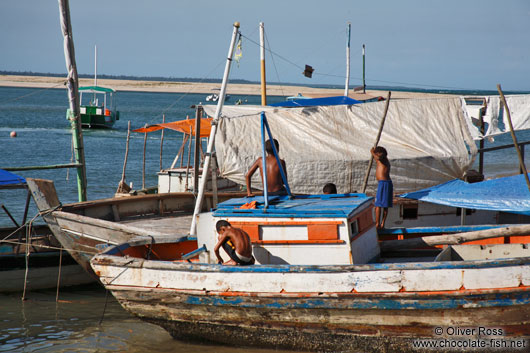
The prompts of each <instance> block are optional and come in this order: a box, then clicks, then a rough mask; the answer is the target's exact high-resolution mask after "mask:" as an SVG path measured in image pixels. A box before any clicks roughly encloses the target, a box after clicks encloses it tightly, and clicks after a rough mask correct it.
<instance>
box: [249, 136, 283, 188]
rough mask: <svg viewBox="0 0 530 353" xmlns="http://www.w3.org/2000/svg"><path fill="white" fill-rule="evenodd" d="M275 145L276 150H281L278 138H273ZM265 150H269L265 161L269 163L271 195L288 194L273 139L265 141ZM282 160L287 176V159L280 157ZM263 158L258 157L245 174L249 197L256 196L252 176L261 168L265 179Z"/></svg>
mask: <svg viewBox="0 0 530 353" xmlns="http://www.w3.org/2000/svg"><path fill="white" fill-rule="evenodd" d="M273 141H274V145H275V146H276V151H278V152H279V151H280V145H279V143H278V141H277V140H276V139H273ZM265 151H267V156H266V157H265V158H266V160H265V163H266V165H267V191H268V194H269V196H274V195H287V189H286V188H285V185H283V180H282V175H281V172H280V166H279V165H278V162H277V161H276V157H275V156H274V151H273V149H272V143H271V140H267V141H266V142H265ZM280 162H281V164H282V168H283V171H284V172H285V177H286V178H287V169H286V168H285V161H284V160H283V159H280ZM262 166H263V160H262V157H259V158H258V159H256V161H255V162H254V164H252V166H251V167H250V169H249V170H248V172H247V174H246V175H245V179H246V181H247V195H248V196H249V197H251V196H254V195H253V194H252V176H253V175H254V173H255V172H256V170H257V169H258V168H259V171H260V174H261V180H262V181H263V170H262V168H263V167H262Z"/></svg>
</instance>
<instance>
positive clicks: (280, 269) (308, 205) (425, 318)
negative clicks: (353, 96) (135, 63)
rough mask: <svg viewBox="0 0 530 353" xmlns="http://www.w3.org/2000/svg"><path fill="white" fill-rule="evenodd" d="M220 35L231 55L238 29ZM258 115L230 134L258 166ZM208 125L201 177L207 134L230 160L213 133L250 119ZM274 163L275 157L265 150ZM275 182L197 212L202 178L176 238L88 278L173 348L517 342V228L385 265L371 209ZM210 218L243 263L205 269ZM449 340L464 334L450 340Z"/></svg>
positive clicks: (521, 307)
mask: <svg viewBox="0 0 530 353" xmlns="http://www.w3.org/2000/svg"><path fill="white" fill-rule="evenodd" d="M234 27H235V28H234V36H233V39H232V43H235V35H236V34H237V29H238V27H239V25H238V24H237V25H234ZM232 45H233V44H232ZM230 57H231V54H230V55H229V58H230ZM229 60H230V59H229ZM227 67H229V65H228V64H227ZM225 77H226V74H225ZM222 91H224V90H222ZM261 109H262V110H261V113H259V115H258V116H260V117H261V129H260V128H259V126H260V124H259V123H258V122H257V121H254V122H253V123H252V122H248V123H247V125H246V126H245V128H246V130H237V129H236V131H246V132H249V131H260V130H261V139H259V138H256V140H257V141H259V140H261V141H262V146H261V149H262V153H263V154H264V150H263V149H264V141H265V138H266V136H265V135H266V134H268V138H270V139H272V138H273V136H272V134H271V127H272V124H271V126H269V123H268V121H267V118H266V114H268V113H269V112H271V111H270V110H267V111H266V112H264V110H266V109H264V108H263V107H262V108H261ZM310 109H320V108H314V107H311V108H310ZM348 109H350V108H348ZM278 111H279V110H274V111H273V113H275V114H278ZM219 113H220V110H219V109H217V110H216V112H215V116H214V123H213V124H212V131H211V134H210V141H209V145H208V150H207V153H206V156H207V157H206V159H205V162H204V165H205V167H204V168H205V169H206V170H207V169H208V165H209V162H210V156H211V153H212V150H213V145H214V144H216V140H215V137H216V131H217V129H220V131H221V132H222V133H221V134H220V136H219V137H220V140H221V139H222V143H220V144H219V145H217V144H216V150H217V152H218V153H220V154H223V157H226V158H227V160H230V159H231V158H232V159H233V158H237V156H235V155H234V154H232V155H230V151H229V152H228V153H227V154H226V156H225V155H224V153H226V150H227V149H228V150H229V149H230V147H231V146H235V145H236V144H237V143H239V142H241V140H238V138H237V136H236V135H237V134H231V133H230V130H231V128H233V127H234V126H233V125H232V126H230V128H227V125H231V123H241V121H242V120H245V119H247V118H246V117H248V116H252V115H253V114H252V110H251V109H248V110H247V111H246V113H248V114H246V115H245V114H243V111H242V110H240V111H238V113H239V115H232V116H231V117H232V118H233V119H228V123H227V121H226V120H224V119H219V118H220V114H219ZM309 113H311V112H309ZM309 113H308V114H306V117H304V118H306V120H307V117H308V116H310V115H311V114H309ZM229 115H230V114H229ZM223 116H225V111H223ZM243 117H245V118H243ZM243 123H245V122H243ZM254 129H255V130H254ZM280 130H281V131H282V132H287V131H289V133H290V134H291V135H292V131H293V130H292V129H287V128H285V126H284V127H283V129H278V128H276V129H274V130H273V131H280ZM300 131H304V130H303V129H302V130H300ZM256 135H257V136H259V132H258V133H256ZM247 138H248V134H247ZM232 139H233V140H232ZM287 140H288V141H289V142H291V140H289V139H287ZM292 140H295V139H292ZM297 142H298V140H297ZM223 144H224V145H223ZM219 146H224V147H227V148H224V149H223V148H221V149H219V148H218V147H219ZM299 148H301V146H299ZM302 150H303V151H304V153H305V152H306V151H305V149H303V148H302ZM274 154H275V156H276V158H277V159H278V158H279V156H278V153H277V151H276V150H275V149H274ZM306 157H307V156H306ZM264 163H265V162H264ZM225 166H226V164H225ZM263 168H264V169H266V165H264V166H263ZM280 169H282V168H281V167H280ZM336 170H337V169H332V171H336ZM281 174H282V178H283V183H284V185H285V187H286V190H287V193H288V195H287V196H271V197H269V195H268V192H267V188H266V187H263V190H264V195H263V196H259V197H244V198H237V199H230V200H227V201H225V202H222V203H220V204H218V206H217V207H216V208H215V209H214V210H213V211H211V212H202V213H201V211H200V209H201V201H202V195H203V188H204V186H205V184H206V178H205V177H204V176H203V178H202V179H201V188H200V189H199V194H198V196H197V204H196V206H195V209H194V215H193V218H192V226H191V227H190V231H189V232H186V233H182V236H181V237H178V239H176V237H174V236H173V237H170V238H166V239H163V238H158V239H154V238H151V239H146V238H145V237H143V238H135V239H131V240H130V241H129V242H127V243H122V244H119V245H115V246H113V247H110V248H108V249H107V250H105V252H103V253H101V254H98V255H96V256H94V257H93V258H92V259H91V266H92V268H93V270H94V273H95V274H96V275H97V276H98V277H99V279H100V281H101V283H102V284H103V285H104V286H105V288H106V289H107V290H109V291H111V293H112V294H113V295H114V296H115V298H116V299H117V300H118V301H119V303H120V304H121V305H122V306H123V307H124V308H125V309H126V310H128V311H129V312H131V313H132V314H134V315H136V316H137V317H139V318H140V319H142V320H145V321H147V322H150V323H154V324H157V325H160V326H162V327H163V328H165V329H166V330H167V331H168V332H169V333H170V334H171V335H172V336H173V337H174V338H177V339H182V340H195V341H201V342H204V341H210V342H216V343H222V344H229V345H236V346H257V347H268V348H271V347H272V348H277V349H297V350H311V351H344V350H353V351H371V352H374V351H375V352H377V351H380V352H387V351H410V350H413V348H414V345H415V344H421V342H425V340H431V341H433V342H434V343H436V342H438V341H439V340H440V339H442V340H443V339H445V340H449V341H452V340H454V341H455V342H456V341H457V340H458V339H462V336H463V335H465V336H464V337H463V338H465V339H472V340H477V341H480V340H484V339H489V340H491V339H492V338H496V339H499V340H505V341H506V342H508V344H512V343H511V342H515V344H519V345H520V344H521V343H522V344H526V341H525V340H526V339H527V338H528V337H530V300H529V299H530V290H529V289H530V287H529V286H530V278H529V277H528V273H529V270H530V253H529V250H528V240H529V235H530V225H528V224H526V225H523V226H507V227H500V228H497V226H488V225H483V227H484V229H482V230H480V231H478V233H475V232H470V233H468V234H465V233H464V234H462V233H457V234H453V235H451V236H446V235H444V236H443V237H442V242H440V241H438V242H436V240H438V239H439V238H435V237H423V238H419V240H415V239H408V240H398V241H399V242H403V243H400V244H405V246H400V247H399V249H402V248H403V247H405V248H406V247H407V244H408V243H409V241H410V240H413V241H414V242H413V244H414V245H413V246H412V248H406V249H405V250H406V251H405V252H402V253H401V254H400V256H399V257H396V256H394V257H385V256H384V255H385V253H384V252H381V249H382V248H385V252H386V253H388V250H389V249H388V248H387V247H384V246H382V245H381V246H380V243H379V241H378V237H377V230H376V227H375V222H374V219H373V212H372V211H373V210H372V209H373V198H372V197H369V196H367V195H366V194H364V193H346V194H334V195H304V196H295V195H294V194H292V193H291V189H290V187H289V186H288V182H287V178H286V176H285V175H286V174H285V173H284V171H283V170H282V172H281ZM290 178H291V176H290ZM291 180H292V179H291ZM263 184H264V185H266V178H265V180H264V183H263ZM220 220H223V221H228V222H229V223H230V224H231V225H232V226H233V227H237V228H240V229H242V230H244V231H245V232H246V233H247V234H248V235H249V237H250V240H251V242H252V247H253V257H254V258H255V262H256V264H255V265H250V266H225V265H220V264H218V263H217V258H216V256H214V254H213V252H214V251H213V250H214V249H215V244H216V239H217V236H216V231H215V228H216V223H217V222H218V221H220ZM498 236H501V237H503V239H506V238H507V237H508V238H509V241H508V244H492V245H489V246H486V245H482V244H481V245H479V246H475V247H473V245H464V246H471V247H467V248H463V249H462V250H460V249H459V248H458V247H457V246H456V247H447V248H446V249H444V250H443V251H442V250H441V249H439V248H437V247H436V246H439V245H444V244H451V243H453V244H454V243H456V244H459V243H465V242H467V241H482V240H484V239H485V238H488V239H489V238H492V237H498ZM511 237H514V244H511V239H512V238H511ZM433 238H434V241H432V239H433ZM424 239H425V240H424ZM392 241H394V240H392ZM519 241H522V242H525V243H524V244H517V242H519ZM391 244H392V243H391ZM424 245H427V246H429V248H425V247H424ZM431 245H432V246H431ZM392 250H393V249H392V248H390V251H391V252H392ZM424 250H428V251H430V252H431V253H430V254H429V253H426V252H425V251H424ZM418 251H421V256H418V254H417V252H418ZM432 252H434V254H433V253H432ZM458 328H474V330H473V331H466V332H467V333H465V334H458V335H454V330H455V329H458ZM479 328H483V329H484V330H489V331H488V332H483V331H480V332H479ZM440 330H441V331H440ZM492 330H494V332H492ZM519 347H520V346H519ZM442 348H443V346H442ZM437 351H444V349H441V350H437Z"/></svg>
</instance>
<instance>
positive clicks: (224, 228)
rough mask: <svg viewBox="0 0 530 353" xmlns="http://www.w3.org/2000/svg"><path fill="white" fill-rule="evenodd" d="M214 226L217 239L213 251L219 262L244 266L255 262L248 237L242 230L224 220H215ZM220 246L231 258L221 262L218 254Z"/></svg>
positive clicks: (221, 259)
mask: <svg viewBox="0 0 530 353" xmlns="http://www.w3.org/2000/svg"><path fill="white" fill-rule="evenodd" d="M215 228H216V229H217V233H219V238H218V240H219V241H218V242H217V244H216V245H215V248H214V252H215V256H217V259H218V260H219V264H223V265H231V266H236V265H241V266H246V265H253V264H254V263H255V262H256V260H255V259H254V256H252V243H251V242H250V237H249V236H248V234H247V233H246V232H245V231H244V230H242V229H239V228H235V227H232V225H231V224H230V223H228V221H225V220H220V221H217V223H216V224H215ZM221 247H222V248H223V249H224V251H226V253H227V254H228V256H230V259H231V260H229V261H226V262H223V258H222V257H221V255H219V249H220V248H221Z"/></svg>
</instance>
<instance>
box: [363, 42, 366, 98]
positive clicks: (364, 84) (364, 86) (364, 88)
mask: <svg viewBox="0 0 530 353" xmlns="http://www.w3.org/2000/svg"><path fill="white" fill-rule="evenodd" d="M364 49H365V47H364V44H363V93H366V81H365V75H364V72H365V70H364V69H365V65H364V64H365V61H364V57H365V55H364V51H365V50H364Z"/></svg>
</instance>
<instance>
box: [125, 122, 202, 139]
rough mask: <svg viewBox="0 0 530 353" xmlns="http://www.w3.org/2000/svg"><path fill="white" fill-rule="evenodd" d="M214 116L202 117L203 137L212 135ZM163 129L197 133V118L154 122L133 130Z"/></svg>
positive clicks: (149, 130)
mask: <svg viewBox="0 0 530 353" xmlns="http://www.w3.org/2000/svg"><path fill="white" fill-rule="evenodd" d="M211 122H212V118H205V119H201V137H209V136H210V129H211V128H212V124H211ZM162 129H171V130H175V131H179V132H182V133H184V134H188V135H189V134H190V131H191V134H192V135H195V119H187V120H179V121H172V122H170V123H163V124H154V125H149V126H147V127H142V128H139V129H135V130H133V131H134V132H144V133H145V132H153V131H158V130H162Z"/></svg>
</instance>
